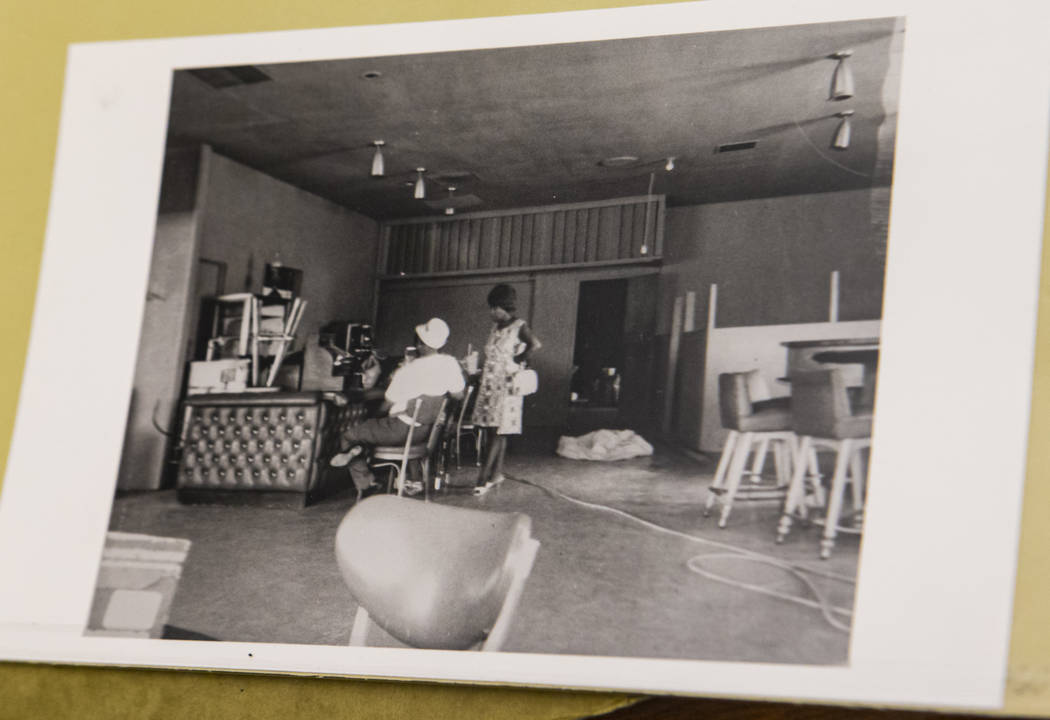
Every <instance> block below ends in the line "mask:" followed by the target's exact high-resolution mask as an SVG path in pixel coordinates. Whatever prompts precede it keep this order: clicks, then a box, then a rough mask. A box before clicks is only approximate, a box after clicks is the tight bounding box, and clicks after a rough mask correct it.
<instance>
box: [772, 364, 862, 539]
mask: <svg viewBox="0 0 1050 720" xmlns="http://www.w3.org/2000/svg"><path fill="white" fill-rule="evenodd" d="M872 419H873V416H872V413H871V412H870V411H869V412H854V411H853V409H852V408H851V407H850V400H849V395H848V393H847V390H846V383H845V381H844V379H843V376H842V371H841V370H838V369H829V370H804V371H801V370H800V371H796V372H793V373H791V426H792V428H793V429H794V430H795V432H796V433H797V434H798V435H799V437H800V438H801V440H800V442H799V448H798V457H807V456H808V454H810V453H811V452H812V450H813V449H815V448H818V447H824V448H828V449H831V450H834V451H835V471H834V473H833V474H832V478H831V490H830V492H829V493H828V500H827V516H826V517H825V519H824V520H823V521H820V520H815V521H814V522H816V523H818V524H820V523H821V522H823V525H824V536H823V538H822V539H821V542H820V557H821V558H824V559H827V558H829V557H831V551H832V548H834V546H835V538H836V536H837V535H838V533H839V532H851V533H859V532H860V525H861V521H862V520H863V509H864V482H865V478H866V472H865V471H864V467H863V465H864V463H863V457H862V453H861V451H862V450H863V449H864V448H868V447H871V425H872ZM805 471H806V466H805V465H804V464H803V463H797V464H796V467H795V471H794V473H793V474H792V476H791V485H790V486H789V487H788V493H787V499H786V501H785V503H784V513H783V515H782V516H781V518H780V524H779V525H778V527H777V542H782V541H783V540H784V538H785V537H786V536H787V534H788V532H789V531H790V530H791V524H792V521H793V520H794V518H795V517H803V518H804V517H806V514H807V510H808V504H809V502H808V499H807V490H808V489H812V490H814V491H819V490H820V486H819V478H818V479H817V480H816V481H814V480H813V478H812V477H811V478H808V480H809V483H808V485H809V486H810V487H809V488H807V477H806V472H805ZM847 483H848V484H849V485H850V490H851V495H852V499H853V513H852V514H851V515H850V520H849V522H848V523H843V520H842V517H841V515H842V505H843V501H844V496H845V491H846V485H847Z"/></svg>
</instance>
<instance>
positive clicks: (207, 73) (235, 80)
mask: <svg viewBox="0 0 1050 720" xmlns="http://www.w3.org/2000/svg"><path fill="white" fill-rule="evenodd" d="M189 73H190V75H193V76H194V77H196V78H197V79H198V80H201V81H203V82H206V83H208V84H209V85H211V86H212V87H213V88H215V89H216V90H223V89H224V88H230V87H237V86H238V85H254V84H255V83H261V82H268V81H270V80H272V79H273V78H271V77H270V76H269V75H267V74H266V73H264V72H263V71H262V70H260V69H259V68H257V67H254V66H252V65H236V66H233V67H216V68H197V69H196V70H190V71H189Z"/></svg>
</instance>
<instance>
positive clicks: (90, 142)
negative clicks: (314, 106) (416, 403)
mask: <svg viewBox="0 0 1050 720" xmlns="http://www.w3.org/2000/svg"><path fill="white" fill-rule="evenodd" d="M1048 14H1050V11H1048V10H1047V8H1045V7H1038V6H1037V4H1035V3H1028V4H1025V3H1003V4H1000V5H998V6H996V7H995V8H992V7H985V6H983V5H978V4H972V5H971V4H967V5H966V6H965V9H963V8H960V7H959V6H958V5H957V4H948V3H936V2H934V3H930V2H920V1H919V0H914V1H913V0H881V1H874V0H856V1H853V0H837V1H836V2H829V1H827V0H800V1H799V2H792V3H784V2H777V1H776V0H743V1H739V0H738V1H733V2H730V1H728V0H726V1H723V0H708V1H707V2H702V3H683V4H672V5H661V6H647V7H637V8H621V9H613V10H594V11H582V12H570V13H559V14H558V15H557V17H556V19H552V17H551V16H550V15H531V16H519V17H505V18H485V19H475V20H456V21H442V22H437V23H435V22H430V23H413V24H404V25H388V26H374V27H353V28H340V29H325V30H311V31H294V32H279V33H258V34H246V35H227V36H210V37H200V38H180V39H161V40H144V41H127V42H117V43H97V44H88V45H75V46H72V47H71V48H70V51H69V56H68V64H67V72H66V80H65V90H64V98H63V109H62V116H61V123H60V137H59V143H58V150H57V155H56V166H55V174H54V182H53V187H52V196H51V206H50V213H49V218H48V227H47V233H46V239H45V247H44V255H43V261H42V269H41V276H40V282H39V286H38V293H37V298H36V306H35V315H34V319H33V329H32V336H31V340H30V348H29V352H28V356H27V361H26V369H25V375H24V381H23V387H22V394H21V399H20V405H19V409H18V415H17V418H16V426H15V432H14V435H13V438H12V445H11V452H10V456H9V459H8V466H7V474H6V477H5V481H4V485H3V494H2V496H0V547H2V548H4V551H3V552H2V553H0V586H2V587H5V588H8V590H7V591H5V592H4V601H3V603H0V659H10V660H24V661H56V662H82V663H98V664H114V665H125V666H126V665H142V666H154V667H176V668H207V669H229V670H238V671H244V670H247V671H259V672H294V673H309V674H321V675H353V676H361V677H383V678H416V679H427V680H441V681H454V682H478V683H504V684H514V685H540V686H553V687H574V688H593V689H614V690H621V691H642V692H661V693H681V694H698V695H719V696H747V697H761V698H770V699H774V698H777V699H806V700H818V701H843V702H870V703H879V704H898V705H910V706H921V705H938V706H954V707H960V708H997V707H999V706H1000V705H1001V702H1002V697H1003V689H1004V682H1005V672H1006V658H1007V649H1008V643H1009V633H1010V619H1011V618H1010V615H1011V609H1012V602H1013V586H1014V573H1015V566H1016V554H1017V541H1018V534H1019V524H1020V507H1021V499H1022V489H1023V482H1024V477H1025V464H1024V463H1025V457H1026V447H1027V445H1026V441H1027V428H1028V410H1029V403H1030V392H1031V374H1032V362H1033V352H1034V337H1035V322H1036V302H1037V297H1038V280H1039V278H1038V271H1039V266H1040V252H1041V236H1042V222H1043V202H1044V195H1043V193H1044V187H1045V181H1046V178H1045V171H1046V157H1047V129H1048V127H1050V123H1048V106H1050V51H1048V46H1050V43H1047V42H1046V41H1047V38H1046V37H1045V28H1046V27H1048V26H1050V19H1048ZM891 16H904V17H905V18H906V36H905V50H904V59H903V78H902V84H901V96H900V113H899V117H898V132H897V150H896V161H895V169H894V184H893V191H892V196H893V203H892V210H891V222H890V237H889V242H888V246H889V251H888V260H887V279H886V293H885V305H884V308H885V311H884V314H883V323H882V327H883V334H882V346H881V347H882V349H881V356H880V380H879V383H880V385H879V396H878V406H879V410H878V413H877V415H876V422H875V430H874V447H875V448H876V451H875V452H874V453H873V457H872V464H871V468H870V472H871V475H870V478H871V480H870V487H871V492H870V495H869V498H868V501H867V502H868V505H867V513H866V515H867V517H866V525H865V538H864V542H863V545H862V554H861V562H860V576H859V583H858V587H857V601H856V613H855V617H854V628H853V636H852V642H851V658H850V664H849V666H848V667H816V666H788V665H772V664H756V663H725V662H706V661H705V662H701V661H677V660H644V659H627V658H610V657H579V656H560V655H559V656H551V655H542V654H536V655H527V654H516V653H494V654H485V655H484V656H482V655H479V654H477V653H457V652H443V651H423V650H402V649H389V648H349V647H316V646H301V645H276V644H254V643H252V644H249V643H211V642H209V643H199V642H188V641H177V640H125V639H116V638H99V637H85V636H83V635H82V630H83V627H84V624H85V621H86V618H87V613H88V609H89V607H90V603H91V598H92V592H93V588H94V582H95V578H96V573H97V569H98V561H99V557H100V555H101V548H102V544H103V541H104V536H105V531H106V528H107V525H108V520H109V514H110V511H111V507H112V499H113V491H114V488H115V483H116V476H117V466H118V462H119V458H120V453H121V445H122V441H123V436H124V426H125V421H126V413H127V401H128V398H129V397H130V392H131V379H132V375H133V371H134V364H135V359H136V356H137V351H138V335H139V330H140V323H141V319H142V313H143V306H144V301H145V297H146V283H147V273H148V270H149V264H150V252H151V246H152V240H153V234H154V225H155V222H156V212H157V198H158V195H159V186H160V168H161V163H162V159H163V153H164V144H165V143H164V140H165V133H166V123H167V109H168V102H169V95H170V87H171V74H172V71H173V70H175V69H179V68H186V67H199V66H207V65H215V66H224V65H247V64H272V63H280V62H299V61H308V60H320V59H332V58H342V57H372V56H380V55H393V54H405V53H426V52H438V51H448V50H466V49H477V48H482V47H484V48H495V47H511V46H521V45H541V44H552V43H565V42H580V41H591V40H605V39H615V38H627V37H638V36H650V35H671V34H682V33H690V32H698V33H699V32H710V31H718V30H730V29H742V28H747V27H776V26H782V25H798V24H805V23H817V22H834V21H840V20H854V19H861V18H875V17H891ZM1004 139H1008V140H1010V141H1011V146H1010V150H1009V151H1003V149H1002V148H1001V147H1000V143H999V141H1001V140H1004ZM1018 148H1019V150H1018ZM100 318H105V321H104V322H100V321H99V319H100ZM71 349H74V350H75V351H74V352H71ZM29 548H31V549H32V550H31V551H30V550H29ZM981 558H985V560H980V559H981ZM12 588H17V590H16V591H15V592H11V590H10V589H12Z"/></svg>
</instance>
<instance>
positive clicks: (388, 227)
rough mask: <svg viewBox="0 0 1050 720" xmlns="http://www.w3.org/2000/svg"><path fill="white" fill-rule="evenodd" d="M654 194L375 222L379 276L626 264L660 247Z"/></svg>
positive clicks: (660, 209) (660, 213)
mask: <svg viewBox="0 0 1050 720" xmlns="http://www.w3.org/2000/svg"><path fill="white" fill-rule="evenodd" d="M664 207H665V198H664V196H662V195H652V196H640V197H629V198H618V199H616V200H605V201H600V202H591V203H575V204H566V205H550V206H545V207H536V208H525V209H515V210H506V211H493V212H487V213H484V212H483V213H471V214H469V215H462V216H453V217H442V218H433V217H427V218H417V219H412V220H400V221H394V222H389V223H386V224H384V225H383V226H382V245H381V252H380V255H379V268H378V270H379V273H378V274H379V275H380V276H381V277H404V276H428V275H437V274H460V273H485V272H493V271H500V270H510V269H513V270H537V269H546V268H559V267H579V266H581V265H584V266H586V265H608V264H620V263H633V262H638V261H641V260H646V259H655V258H659V257H660V256H661V253H662V251H663V233H664Z"/></svg>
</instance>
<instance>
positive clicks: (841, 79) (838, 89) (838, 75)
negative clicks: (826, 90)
mask: <svg viewBox="0 0 1050 720" xmlns="http://www.w3.org/2000/svg"><path fill="white" fill-rule="evenodd" d="M852 56H853V51H852V50H842V51H840V52H837V53H832V54H831V55H829V56H828V57H830V58H833V59H835V60H838V64H837V65H836V66H835V72H834V73H833V74H832V75H831V95H830V96H829V98H830V99H831V100H848V99H849V98H851V97H853V71H852V70H850V67H849V63H848V62H847V60H848V59H849V58H850V57H852Z"/></svg>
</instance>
